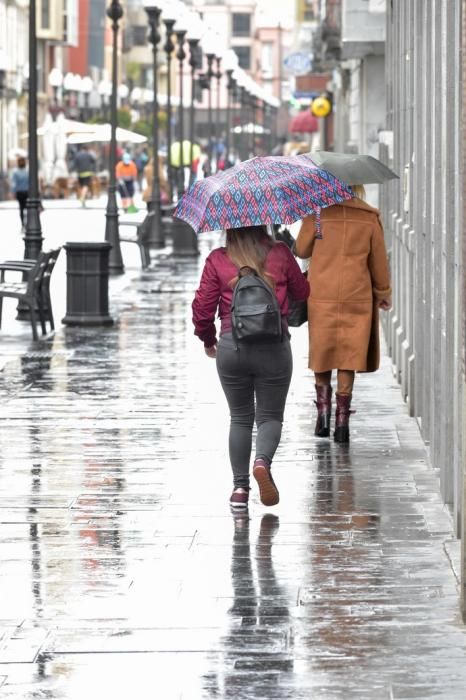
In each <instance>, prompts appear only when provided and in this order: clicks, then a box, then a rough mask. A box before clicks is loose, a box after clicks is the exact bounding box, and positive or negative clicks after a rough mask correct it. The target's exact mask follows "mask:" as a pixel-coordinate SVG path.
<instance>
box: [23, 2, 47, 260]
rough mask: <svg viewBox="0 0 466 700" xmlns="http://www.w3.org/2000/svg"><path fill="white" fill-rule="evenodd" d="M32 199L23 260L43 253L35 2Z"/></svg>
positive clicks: (32, 21) (31, 77) (31, 70)
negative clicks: (38, 144)
mask: <svg viewBox="0 0 466 700" xmlns="http://www.w3.org/2000/svg"><path fill="white" fill-rule="evenodd" d="M28 98H29V117H28V132H29V145H28V150H29V153H28V157H29V196H28V198H27V202H26V210H27V219H26V230H25V234H24V239H23V240H24V259H25V260H26V259H33V260H37V258H38V256H39V253H40V251H41V249H42V241H43V240H44V239H43V237H42V228H41V224H40V216H39V211H40V198H39V162H38V157H37V36H36V0H30V3H29V86H28Z"/></svg>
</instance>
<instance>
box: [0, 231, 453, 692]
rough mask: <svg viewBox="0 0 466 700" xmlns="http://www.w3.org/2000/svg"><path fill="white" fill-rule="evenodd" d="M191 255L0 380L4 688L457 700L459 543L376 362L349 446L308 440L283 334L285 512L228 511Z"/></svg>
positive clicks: (279, 472)
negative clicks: (286, 367) (99, 322)
mask: <svg viewBox="0 0 466 700" xmlns="http://www.w3.org/2000/svg"><path fill="white" fill-rule="evenodd" d="M203 240H204V245H203V253H205V252H206V249H207V248H208V246H209V245H210V244H211V242H212V239H209V238H208V237H205V238H204V239H203ZM199 264H200V263H198V261H197V260H196V261H195V262H193V261H192V260H184V261H182V260H179V261H175V260H173V259H171V258H170V256H165V255H161V256H159V259H158V261H157V263H156V265H155V267H154V270H152V271H149V272H147V273H143V274H140V273H139V272H138V273H137V274H135V279H134V280H133V281H132V282H131V284H129V286H126V288H123V285H121V284H120V286H119V288H118V289H117V288H113V290H112V294H111V302H112V313H113V314H114V315H115V317H116V318H117V319H118V323H117V324H116V325H115V327H113V328H106V329H98V330H95V329H94V330H84V329H62V330H60V331H59V332H58V333H57V334H56V335H55V336H54V337H53V338H48V339H47V340H45V341H43V342H41V343H40V344H38V345H36V346H34V347H32V346H31V347H28V348H25V351H24V352H23V353H22V354H21V355H19V356H18V357H16V359H11V360H9V361H8V362H6V364H5V366H4V368H3V371H1V372H0V395H1V398H2V402H1V421H0V448H1V457H0V498H1V504H2V508H1V511H0V564H1V565H0V698H11V699H13V698H14V699H15V700H16V699H18V698H25V699H29V698H53V699H57V700H58V699H60V700H61V699H65V698H66V699H67V700H75V699H76V700H77V699H78V698H79V700H82V699H83V698H90V699H91V700H93V699H94V698H112V699H120V698H128V697H134V698H135V699H136V700H145V699H146V698H157V699H158V698H160V699H161V700H201V699H204V698H205V699H207V698H215V699H221V698H235V699H238V700H243V699H244V700H246V699H248V700H256V699H258V698H266V699H267V700H285V699H286V700H288V699H290V700H291V699H293V700H308V699H309V698H315V699H316V700H334V699H335V700H337V699H338V700H340V699H342V700H343V699H344V700H348V699H351V700H353V699H354V700H360V699H363V698H370V699H371V700H385V699H387V700H390V699H392V700H401V699H402V698H403V699H406V700H407V699H408V698H409V699H411V698H419V699H420V698H422V699H427V698H444V699H445V700H460V699H464V698H465V697H466V628H465V627H464V626H463V625H462V624H461V622H460V616H459V606H458V595H459V594H458V577H457V571H458V569H459V565H458V559H459V544H458V542H457V541H456V540H455V539H454V536H453V533H452V523H451V518H450V516H449V513H448V510H447V508H446V507H445V506H443V505H442V503H441V499H440V496H439V492H438V485H437V477H436V475H435V474H434V473H433V471H432V470H431V469H430V467H429V466H428V464H427V460H426V454H425V451H424V448H423V445H422V442H421V440H420V438H419V434H418V430H417V427H416V423H415V421H414V420H413V419H411V418H409V417H408V416H407V412H406V408H405V406H404V404H403V402H402V400H401V398H400V392H399V388H398V386H397V384H396V382H395V381H394V380H393V378H392V376H391V372H390V365H389V362H388V360H387V359H386V358H385V359H384V364H383V369H382V371H380V372H379V373H377V374H376V375H372V376H361V377H358V380H357V392H356V396H355V401H354V408H355V409H356V410H357V414H356V415H355V416H354V417H353V419H352V442H351V446H350V447H349V448H345V447H344V446H336V445H334V444H333V443H331V442H330V441H329V440H321V441H318V440H316V439H315V438H314V437H313V436H312V420H313V416H314V407H313V403H312V401H313V398H314V397H313V394H312V390H313V386H312V380H311V377H310V375H309V372H308V370H307V369H306V364H307V363H306V329H305V328H301V329H296V330H295V331H294V333H293V348H294V361H295V373H294V377H293V382H292V387H291V392H290V398H289V403H288V408H287V414H286V424H285V428H284V433H283V440H282V444H281V446H280V448H279V451H278V453H277V456H276V461H275V464H274V475H275V478H276V481H277V484H278V486H279V488H280V492H281V502H280V504H279V505H278V506H277V507H275V508H270V509H267V508H265V507H263V506H262V505H261V504H260V502H259V501H258V498H257V492H256V490H254V491H253V496H252V502H251V505H250V508H249V514H248V515H247V516H245V515H242V516H235V517H233V516H232V514H231V513H230V511H229V508H228V497H229V494H230V491H231V480H230V472H229V466H228V461H227V453H226V445H227V430H228V420H227V419H228V417H227V410H226V404H225V400H224V398H223V395H222V394H221V393H220V390H219V386H218V381H217V377H216V372H215V365H214V363H213V362H212V361H211V360H208V358H206V357H205V355H204V354H203V351H202V347H201V344H200V343H199V341H198V340H197V339H196V338H194V336H193V335H192V329H191V322H190V301H191V298H192V293H193V290H194V288H195V286H196V282H197V279H198V275H199V267H198V265H199Z"/></svg>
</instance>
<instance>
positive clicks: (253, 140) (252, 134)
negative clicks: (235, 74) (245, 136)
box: [249, 86, 256, 157]
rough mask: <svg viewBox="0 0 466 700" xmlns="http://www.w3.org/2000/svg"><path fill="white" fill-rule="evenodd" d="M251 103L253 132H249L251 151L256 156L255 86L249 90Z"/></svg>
mask: <svg viewBox="0 0 466 700" xmlns="http://www.w3.org/2000/svg"><path fill="white" fill-rule="evenodd" d="M249 105H250V108H251V132H250V134H249V152H250V153H251V155H252V156H253V157H254V156H255V155H256V153H255V151H256V96H255V94H254V88H253V87H252V86H251V89H250V91H249Z"/></svg>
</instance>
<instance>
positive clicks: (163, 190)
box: [142, 156, 169, 206]
mask: <svg viewBox="0 0 466 700" xmlns="http://www.w3.org/2000/svg"><path fill="white" fill-rule="evenodd" d="M158 161H159V183H160V199H161V202H162V204H164V203H167V202H168V200H169V187H168V181H167V178H166V177H165V173H164V171H163V165H162V159H161V158H160V156H159V158H158ZM144 177H145V178H146V189H145V190H144V192H143V193H142V198H143V200H144V202H146V204H147V205H148V206H149V202H150V200H151V197H152V183H153V180H154V159H153V158H151V159H150V161H149V162H148V163H147V165H146V167H145V168H144Z"/></svg>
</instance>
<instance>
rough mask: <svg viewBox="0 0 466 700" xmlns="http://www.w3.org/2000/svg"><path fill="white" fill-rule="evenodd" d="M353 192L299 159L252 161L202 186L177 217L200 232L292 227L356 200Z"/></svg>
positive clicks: (188, 197)
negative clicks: (256, 227) (345, 202)
mask: <svg viewBox="0 0 466 700" xmlns="http://www.w3.org/2000/svg"><path fill="white" fill-rule="evenodd" d="M353 196H354V195H353V193H352V191H351V189H350V188H349V187H348V186H347V185H345V184H343V183H342V182H340V180H338V179H337V178H336V177H334V176H333V175H332V174H331V173H329V172H327V171H326V170H323V169H321V168H319V167H318V166H317V165H315V164H314V163H313V162H312V161H311V160H308V159H306V158H300V157H299V156H267V157H258V158H251V159H250V160H246V161H244V162H242V163H238V165H235V166H234V167H233V168H229V169H228V170H225V171H223V172H221V173H217V174H216V175H212V176H211V177H207V178H205V179H204V180H198V181H197V182H195V183H194V185H192V186H191V187H190V189H189V190H188V192H187V193H186V194H185V195H184V197H182V198H181V200H180V201H179V203H178V206H177V207H176V209H175V211H174V214H173V215H174V216H175V217H177V218H178V219H182V220H183V221H186V223H188V224H189V225H190V226H191V227H192V228H193V229H194V230H195V231H196V232H198V233H199V232H201V231H217V230H219V229H225V228H240V227H241V226H257V225H261V224H292V223H293V222H294V221H297V220H298V219H302V218H303V217H304V216H308V215H309V214H314V213H318V212H319V211H320V209H323V208H325V207H329V206H331V205H332V204H337V203H338V202H342V201H343V200H345V199H352V197H353Z"/></svg>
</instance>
